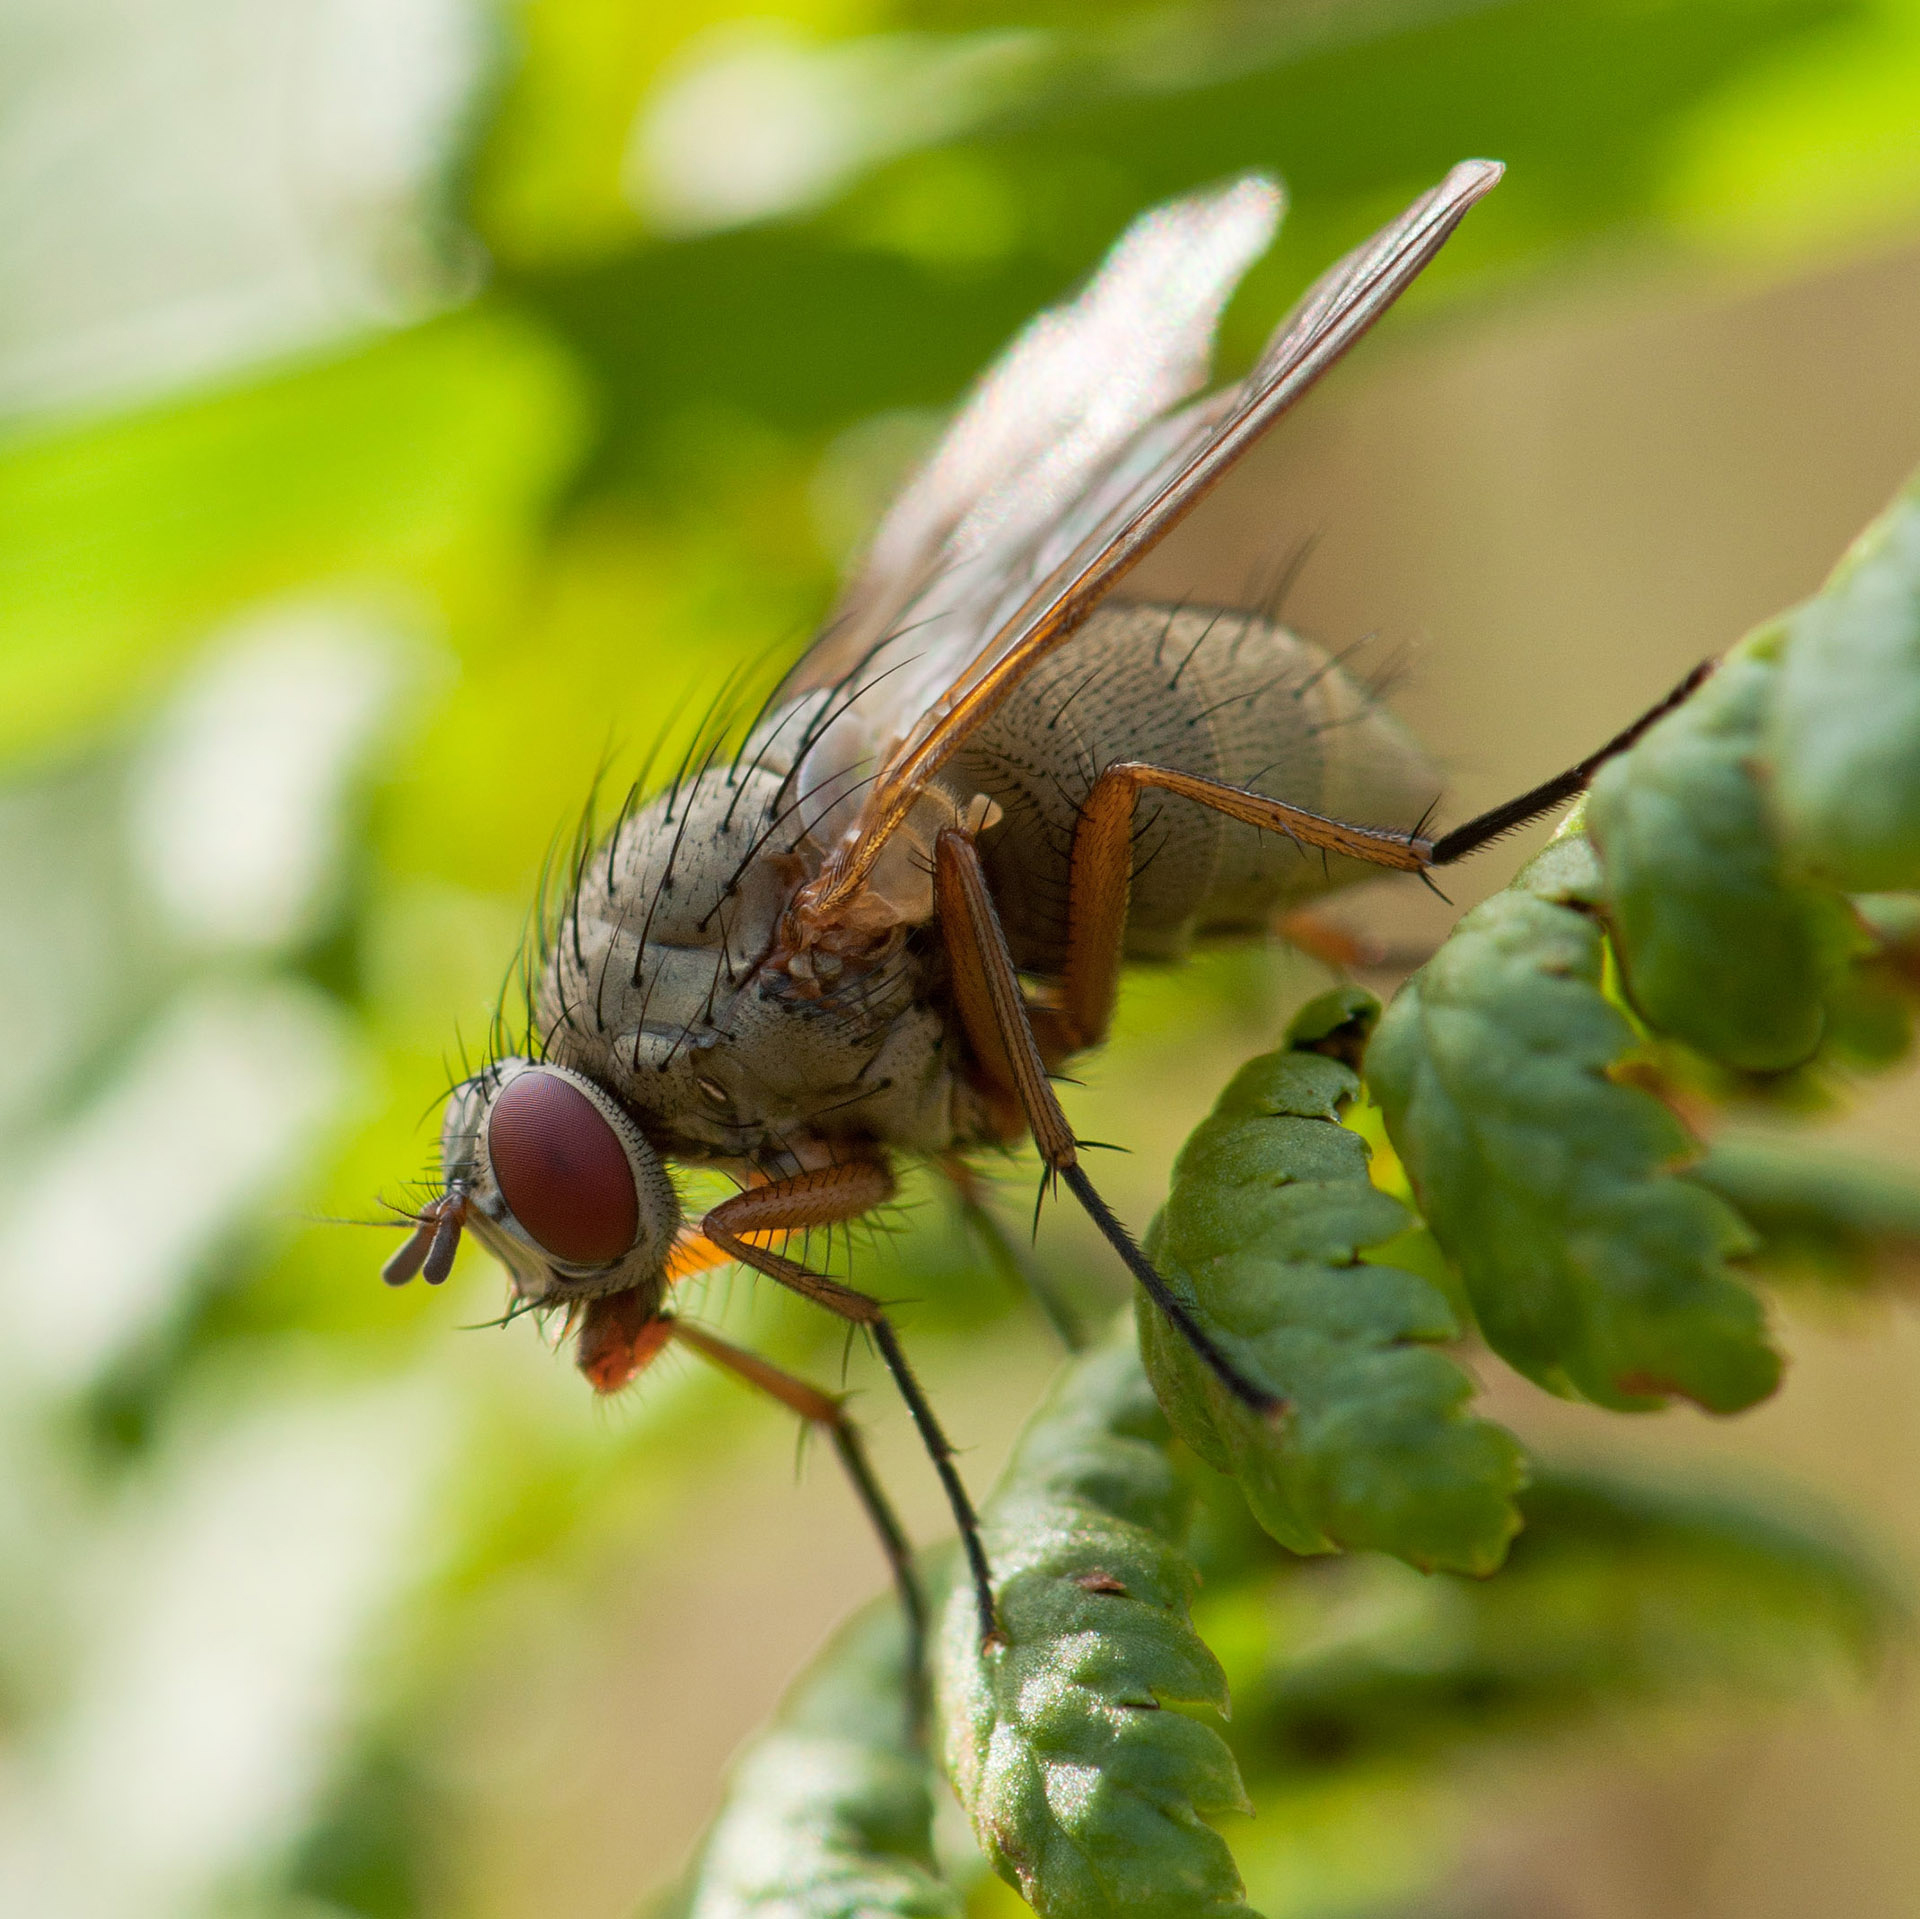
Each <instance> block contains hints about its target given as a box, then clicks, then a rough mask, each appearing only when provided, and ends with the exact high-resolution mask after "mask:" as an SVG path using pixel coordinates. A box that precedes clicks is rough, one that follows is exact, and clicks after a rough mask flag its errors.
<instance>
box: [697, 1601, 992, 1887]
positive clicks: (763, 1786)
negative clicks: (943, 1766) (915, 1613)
mask: <svg viewBox="0 0 1920 1919" xmlns="http://www.w3.org/2000/svg"><path fill="white" fill-rule="evenodd" d="M905 1659H906V1646H905V1635H904V1632H903V1630H902V1627H901V1620H900V1611H899V1607H898V1605H897V1604H896V1603H895V1602H894V1601H893V1600H892V1599H887V1600H882V1601H879V1602H876V1603H875V1604H874V1605H872V1606H869V1607H867V1608H866V1609H865V1611H863V1612H861V1613H859V1614H857V1615H856V1616H855V1618H854V1619H853V1621H852V1623H851V1624H849V1625H848V1626H846V1627H845V1628H843V1629H842V1630H841V1632H840V1633H839V1634H838V1635H836V1637H835V1639H834V1641H833V1643H832V1644H831V1645H830V1646H829V1647H828V1648H827V1650H826V1652H825V1653H823V1654H822V1655H821V1657H820V1658H819V1659H818V1660H816V1661H815V1663H814V1665H813V1666H812V1667H811V1668H810V1669H809V1671H808V1673H807V1675H806V1677H805V1678H804V1679H803V1680H802V1681H801V1682H800V1684H799V1685H798V1686H797V1687H796V1688H795V1689H794V1691H793V1692H792V1694H791V1695H790V1696H789V1697H788V1699H787V1702H786V1704H785V1705H784V1706H783V1707H782V1708H781V1710H780V1714H779V1717H778V1718H777V1719H776V1720H775V1721H774V1724H773V1726H772V1727H771V1728H770V1729H769V1730H768V1731H767V1732H765V1733H763V1734H762V1735H761V1736H760V1737H759V1738H758V1739H757V1740H755V1741H754V1743H753V1744H752V1745H751V1746H749V1747H748V1749H747V1751H746V1753H745V1755H744V1756H743V1757H742V1758H741V1760H740V1762H739V1763H738V1765H736V1766H735V1768H734V1773H733V1779H732V1782H731V1784H730V1785H729V1787H728V1790H727V1798H726V1803H725V1805H724V1806H723V1807H722V1808H721V1811H720V1816H719V1818H718V1819H716V1820H715V1822H714V1825H713V1829H712V1831H711V1832H710V1834H709V1835H708V1838H707V1842H706V1845H705V1847H704V1849H703V1850H702V1853H701V1857H700V1863H699V1864H698V1866H696V1867H695V1869H694V1873H693V1877H692V1881H691V1884H690V1885H689V1886H687V1887H686V1888H685V1889H684V1890H683V1891H682V1893H681V1895H680V1899H679V1901H678V1903H677V1905H676V1906H675V1908H674V1910H675V1911H676V1912H677V1913H680V1914H684V1915H686V1919H748V1916H749V1915H760V1916H761V1919H957V1915H958V1914H959V1911H960V1901H959V1898H958V1896H957V1895H956V1894H955V1893H954V1892H953V1891H952V1890H951V1889H950V1888H949V1887H947V1886H945V1885H943V1884H942V1883H941V1882H940V1880H939V1878H938V1876H937V1875H936V1873H935V1871H934V1864H933V1837H932V1828H933V1794H932V1787H933V1770H932V1762H931V1760H930V1759H929V1757H928V1755H927V1753H926V1751H925V1749H924V1747H922V1746H921V1745H920V1743H919V1742H918V1741H917V1740H916V1739H915V1738H914V1737H913V1736H912V1734H911V1732H910V1730H909V1711H908V1704H907V1693H906V1685H905Z"/></svg>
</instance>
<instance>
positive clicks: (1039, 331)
mask: <svg viewBox="0 0 1920 1919" xmlns="http://www.w3.org/2000/svg"><path fill="white" fill-rule="evenodd" d="M1281 204H1282V197H1281V192H1280V189H1279V188H1278V187H1277V186H1276V185H1275V184H1274V183H1273V182H1272V181H1270V180H1266V179H1262V178H1260V177H1258V176H1257V175H1256V176H1249V177H1248V178H1246V179H1242V180H1237V181H1235V182H1234V183H1233V184H1232V185H1231V186H1228V187H1226V188H1224V189H1222V190H1221V191H1219V192H1216V193H1210V194H1200V195H1196V196H1195V197H1193V198H1192V199H1187V200H1176V201H1174V202H1172V203H1171V204H1169V205H1167V206H1163V207H1156V208H1155V209H1154V210H1153V211H1152V212H1150V213H1147V214H1144V215H1142V216H1141V218H1140V219H1138V220H1136V221H1135V222H1134V224H1133V225H1132V226H1131V227H1130V228H1128V230H1127V232H1126V233H1125V234H1124V235H1123V236H1122V237H1121V239H1120V241H1119V243H1118V244H1117V245H1116V246H1115V247H1114V249H1113V251H1112V252H1111V253H1110V254H1109V255H1108V256H1107V259H1106V262H1105V263H1104V265H1102V267H1101V268H1100V270H1099V272H1098V273H1097V274H1096V275H1095V276H1094V278H1093V280H1092V281H1091V282H1090V283H1089V284H1088V286H1087V288H1086V290H1085V291H1084V292H1083V293H1082V294H1081V295H1080V297H1079V298H1078V299H1076V300H1075V301H1073V302H1072V303H1071V304H1070V305H1068V306H1064V307H1057V308H1055V309H1053V310H1051V311H1050V312H1046V313H1043V314H1041V315H1040V316H1039V317H1038V318H1037V319H1035V320H1033V321H1031V322H1029V324H1028V325H1027V326H1026V328H1025V329H1024V330H1023V331H1022V332H1021V333H1020V335H1019V336H1018V337H1017V338H1016V339H1015V340H1014V342H1013V344H1012V345H1011V346H1010V347H1009V348H1008V349H1007V351H1006V352H1005V354H1003V355H1002V357H1001V358H1000V360H999V361H998V363H997V364H996V365H995V366H994V367H993V368H992V370H991V371H990V372H988V374H987V375H986V377H985V378H984V379H983V380H982V381H981V382H980V384H979V386H978V387H976V388H975V390H974V393H973V396H972V398H971V399H970V400H969V401H968V402H967V404H966V406H965V407H964V408H963V409H962V410H961V412H960V414H959V416H958V417H957V418H956V419H955V420H954V422H953V424H952V426H951V427H950V428H949V429H948V431H947V433H946V436H945V438H944V439H943V440H942V441H941V443H940V445H939V447H938V449H937V450H936V451H935V452H934V454H933V456H932V458H931V459H930V460H929V461H928V462H927V464H926V465H925V466H924V467H922V468H921V470H920V472H919V473H918V474H917V475H916V476H915V478H914V479H913V481H912V482H911V483H910V484H909V485H908V487H907V488H906V490H905V492H903V493H902V494H901V495H900V497H899V499H898V500H896V501H895V502H894V504H893V506H892V508H891V509H890V510H889V511H888V513H887V516H886V518H885V519H884V520H883V521H882V522H881V524H880V528H879V530H878V532H877V533H876V534H875V535H874V538H873V542H872V545H871V546H870V547H869V548H868V551H867V554H866V557H865V559H864V561H863V562H862V564H861V567H860V570H859V572H858V574H857V575H856V576H855V578H854V580H853V582H852V584H851V585H850V586H849V587H848V589H847V591H846V593H845V594H844V595H843V597H842V599H841V602H840V605H839V607H838V609H837V610H836V612H835V614H834V616H833V618H832V619H831V620H830V621H829V622H828V625H827V628H826V630H825V632H824V633H823V634H822V636H821V638H820V639H819V640H818V641H817V642H816V643H815V645H814V646H813V647H812V649H811V650H810V651H809V652H808V653H807V654H806V656H805V657H804V658H803V659H802V660H801V661H800V663H799V664H798V665H797V666H796V667H795V668H794V670H793V672H791V673H790V674H789V675H788V676H787V678H786V680H785V682H784V683H783V684H782V686H781V689H780V692H779V694H778V695H777V696H776V702H775V703H776V704H777V705H778V704H784V703H785V702H786V701H788V700H790V699H792V698H795V697H797V696H798V695H801V694H804V693H807V692H810V691H812V690H814V689H816V688H821V687H838V686H841V685H843V684H845V683H846V682H847V681H848V679H849V676H851V675H856V674H857V675H859V676H860V677H861V678H863V679H871V678H872V677H873V676H874V675H875V674H876V673H879V674H884V673H885V672H886V671H887V668H888V667H889V666H890V665H893V664H895V662H893V661H892V660H891V659H890V658H888V657H885V656H886V655H887V654H888V653H889V650H890V649H889V648H888V646H887V641H888V638H889V636H890V635H892V634H895V633H900V634H901V635H902V638H903V639H905V640H908V641H909V642H910V647H909V648H908V650H909V651H910V652H911V654H912V656H913V657H914V658H915V659H919V660H926V659H929V658H934V657H936V656H937V657H943V658H944V659H945V663H946V665H947V668H948V672H947V677H948V678H951V677H952V674H953V673H954V672H956V671H957V670H958V669H959V668H960V667H961V666H962V665H964V664H965V663H966V661H967V660H968V659H969V658H971V657H972V655H973V654H974V653H975V652H977V651H978V649H979V647H980V645H981V643H982V642H983V641H984V640H985V638H986V637H987V635H988V634H989V633H991V632H992V630H993V627H992V625H991V623H990V622H991V620H992V616H993V613H994V610H995V607H996V605H997V602H998V601H999V599H1000V598H1001V597H1002V596H1003V595H1004V591H1005V587H1006V584H1007V582H1008V580H1009V579H1010V578H1012V579H1017V580H1019V581H1020V583H1021V586H1022V589H1023V591H1024V590H1025V589H1026V588H1029V587H1031V585H1032V582H1033V578H1034V577H1035V571H1034V567H1035V555H1036V550H1037V548H1038V547H1039V546H1040V544H1041V543H1042V542H1043V541H1044V540H1045V537H1046V535H1047V533H1048V531H1049V529H1050V528H1052V527H1053V526H1055V525H1056V523H1057V522H1058V521H1059V519H1060V516H1061V514H1062V513H1063V512H1064V511H1065V510H1066V509H1067V508H1068V507H1069V506H1071V504H1072V503H1073V502H1074V501H1075V500H1076V499H1077V498H1079V497H1081V495H1082V494H1083V493H1084V492H1085V491H1086V488H1087V486H1088V483H1089V482H1090V480H1092V479H1094V478H1095V477H1097V476H1098V475H1099V474H1100V473H1101V472H1102V471H1104V470H1105V469H1106V468H1107V467H1108V466H1109V465H1110V464H1111V463H1112V461H1113V460H1114V459H1115V457H1116V456H1117V455H1118V454H1119V453H1121V452H1122V450H1123V449H1124V448H1125V447H1126V446H1127V444H1128V443H1129V442H1130V441H1131V440H1132V439H1133V437H1134V436H1135V435H1136V434H1137V433H1138V432H1139V430H1140V429H1141V428H1142V427H1143V426H1145V425H1147V424H1148V423H1149V422H1150V421H1152V420H1155V419H1157V418H1158V417H1159V416H1160V415H1161V414H1163V413H1164V412H1165V411H1166V410H1167V409H1168V408H1169V407H1171V406H1173V405H1175V404H1177V403H1178V402H1179V401H1181V400H1184V399H1185V398H1186V397H1187V396H1188V395H1189V394H1190V393H1193V392H1196V391H1197V390H1198V389H1199V387H1200V385H1201V384H1202V382H1203V381H1204V380H1205V379H1206V376H1207V368H1208V363H1209V361H1210V359H1211V355H1212V347H1213V335H1214V329H1215V328H1216V326H1218V324H1219V320H1220V313H1221V309H1222V308H1223V307H1224V306H1225V305H1226V303H1227V299H1228V297H1229V295H1230V294H1231V293H1232V292H1233V289H1234V287H1235V286H1236V285H1238V284H1239V281H1240V277H1241V275H1242V274H1243V273H1245V272H1246V270H1247V268H1248V266H1249V265H1251V264H1252V262H1253V261H1255V260H1256V259H1258V258H1259V257H1260V255H1261V254H1262V253H1264V252H1265V251H1266V249H1267V246H1268V243H1269V242H1270V241H1271V240H1272V238H1273V230H1274V226H1275V224H1276V223H1277V221H1278V220H1279V217H1280V210H1281ZM906 629H910V631H907V630H906ZM892 650H893V651H899V650H900V649H899V648H898V647H895V648H894V649H892ZM956 654H957V657H952V656H953V655H956ZM899 692H900V689H898V688H895V689H892V694H891V696H890V704H893V702H894V701H896V700H897V698H898V695H899ZM893 710H895V711H899V710H901V709H900V708H899V706H898V705H897V704H894V706H893Z"/></svg>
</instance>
